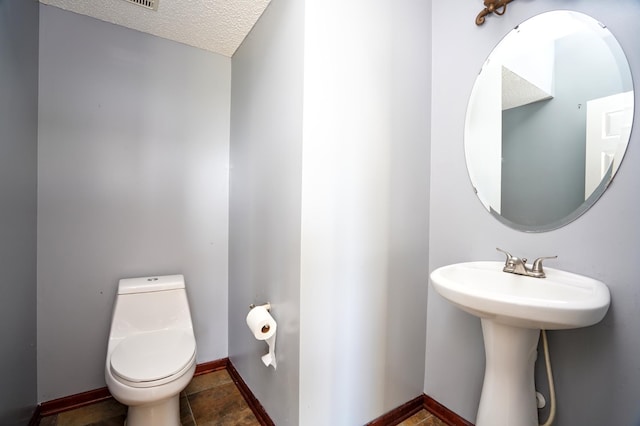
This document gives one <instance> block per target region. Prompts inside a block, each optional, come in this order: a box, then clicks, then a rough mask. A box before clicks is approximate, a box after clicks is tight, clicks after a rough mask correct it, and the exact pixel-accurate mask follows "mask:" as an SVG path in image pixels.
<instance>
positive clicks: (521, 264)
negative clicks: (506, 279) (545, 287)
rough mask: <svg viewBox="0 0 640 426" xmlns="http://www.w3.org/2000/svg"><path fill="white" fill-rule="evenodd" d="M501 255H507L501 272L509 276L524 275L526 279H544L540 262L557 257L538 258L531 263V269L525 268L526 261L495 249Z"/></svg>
mask: <svg viewBox="0 0 640 426" xmlns="http://www.w3.org/2000/svg"><path fill="white" fill-rule="evenodd" d="M496 250H498V251H499V252H501V253H504V254H505V255H507V260H506V261H505V262H504V268H502V271H503V272H508V273H510V274H518V275H525V276H527V277H534V278H544V277H545V276H546V275H545V273H544V270H543V269H542V261H543V260H545V259H556V258H557V257H558V256H547V257H539V258H537V259H536V260H534V261H533V265H531V268H529V267H528V266H527V259H526V258H522V259H520V258H519V257H515V256H512V255H511V253H509V252H508V251H505V250H502V249H500V248H497V247H496Z"/></svg>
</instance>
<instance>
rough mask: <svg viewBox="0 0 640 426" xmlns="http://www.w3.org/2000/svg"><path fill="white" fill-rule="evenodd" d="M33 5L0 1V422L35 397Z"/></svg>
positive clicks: (21, 416) (20, 419)
mask: <svg viewBox="0 0 640 426" xmlns="http://www.w3.org/2000/svg"><path fill="white" fill-rule="evenodd" d="M37 128H38V3H36V2H33V1H24V0H0V271H2V283H0V324H2V327H1V328H0V329H1V330H2V331H0V341H2V349H1V350H0V365H1V367H0V377H2V380H0V381H1V383H2V384H1V385H0V424H2V425H7V426H10V425H24V424H26V423H27V422H28V420H29V418H30V417H31V413H32V412H33V409H34V408H35V405H36V402H37V399H36V385H37V382H36V380H37V379H36V306H35V298H36V197H37V193H36V180H37V141H38V133H37Z"/></svg>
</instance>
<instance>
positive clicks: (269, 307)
mask: <svg viewBox="0 0 640 426" xmlns="http://www.w3.org/2000/svg"><path fill="white" fill-rule="evenodd" d="M256 306H264V307H265V308H266V309H267V312H271V302H267V303H265V304H264V305H256V304H255V303H252V304H250V305H249V310H251V309H253V308H255V307H256Z"/></svg>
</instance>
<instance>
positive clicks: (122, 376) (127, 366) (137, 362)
mask: <svg viewBox="0 0 640 426" xmlns="http://www.w3.org/2000/svg"><path fill="white" fill-rule="evenodd" d="M195 356H196V342H195V339H194V337H193V335H192V334H189V333H187V332H186V331H184V330H160V331H154V332H150V333H142V334H137V335H133V336H130V337H127V338H125V339H124V340H122V341H121V342H120V343H119V344H118V345H117V346H116V347H115V348H114V350H113V352H112V353H111V357H110V363H109V364H110V369H111V372H112V373H113V375H114V377H115V378H116V379H117V380H118V381H120V382H122V383H124V384H126V385H128V386H132V387H142V388H144V387H152V386H159V385H161V384H164V383H167V382H170V381H172V380H174V379H175V378H177V377H180V376H181V375H182V374H183V373H184V372H185V371H186V370H188V369H189V368H190V367H191V365H192V364H193V363H194V362H195Z"/></svg>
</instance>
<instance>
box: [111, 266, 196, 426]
mask: <svg viewBox="0 0 640 426" xmlns="http://www.w3.org/2000/svg"><path fill="white" fill-rule="evenodd" d="M195 369H196V341H195V337H194V334H193V325H192V323H191V312H190V309H189V302H188V300H187V293H186V289H185V283H184V277H183V276H182V275H168V276H160V277H144V278H128V279H123V280H120V282H119V284H118V294H117V295H116V300H115V304H114V308H113V315H112V319H111V330H110V333H109V343H108V346H107V359H106V364H105V380H106V382H107V387H108V388H109V391H110V392H111V395H113V397H114V398H115V399H116V400H118V401H119V402H121V403H122V404H124V405H127V406H128V411H127V421H126V425H127V426H179V425H180V400H179V396H180V392H182V391H183V390H184V389H185V388H186V387H187V385H188V384H189V382H190V381H191V379H192V377H193V374H194V372H195Z"/></svg>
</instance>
